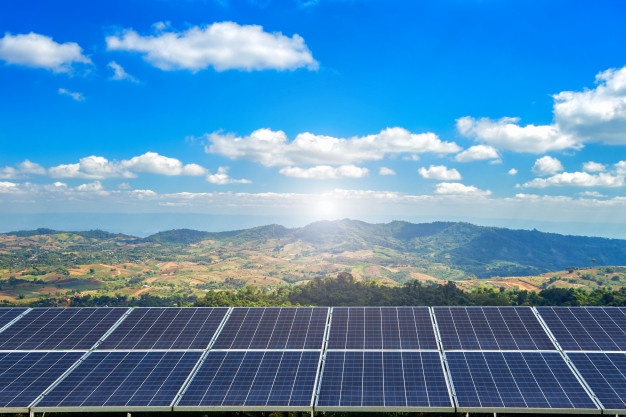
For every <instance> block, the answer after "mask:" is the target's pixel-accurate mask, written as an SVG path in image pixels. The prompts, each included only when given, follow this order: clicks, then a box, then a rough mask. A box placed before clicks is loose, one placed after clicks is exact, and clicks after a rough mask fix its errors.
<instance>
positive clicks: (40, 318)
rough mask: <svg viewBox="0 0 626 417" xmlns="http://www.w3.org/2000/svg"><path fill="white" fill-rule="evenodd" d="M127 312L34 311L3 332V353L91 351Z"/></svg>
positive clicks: (45, 309)
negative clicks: (22, 351)
mask: <svg viewBox="0 0 626 417" xmlns="http://www.w3.org/2000/svg"><path fill="white" fill-rule="evenodd" d="M126 311H127V309H126V308H35V309H32V310H31V311H29V312H28V314H26V315H25V316H24V317H22V318H21V319H20V320H18V321H17V322H16V323H14V324H13V325H11V326H10V327H8V328H7V329H6V330H4V331H3V332H2V337H0V350H61V349H90V348H91V347H92V346H93V345H94V344H95V343H96V342H97V341H98V340H99V339H100V338H101V337H102V336H103V335H104V334H105V333H106V332H107V331H108V330H109V329H110V328H111V326H113V324H115V322H117V320H118V319H119V318H120V317H121V316H122V315H123V314H124V313H125V312H126Z"/></svg>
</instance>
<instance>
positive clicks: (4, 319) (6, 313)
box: [0, 307, 26, 329]
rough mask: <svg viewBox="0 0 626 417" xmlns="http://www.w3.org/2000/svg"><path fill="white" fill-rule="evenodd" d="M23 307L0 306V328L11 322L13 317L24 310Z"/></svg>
mask: <svg viewBox="0 0 626 417" xmlns="http://www.w3.org/2000/svg"><path fill="white" fill-rule="evenodd" d="M25 311H26V309H25V308H19V307H15V308H0V329H2V328H3V327H4V326H6V325H7V324H9V323H11V321H12V320H13V319H15V318H16V317H17V316H19V315H20V314H22V313H23V312H25Z"/></svg>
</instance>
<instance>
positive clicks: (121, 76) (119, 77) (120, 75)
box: [107, 61, 138, 83]
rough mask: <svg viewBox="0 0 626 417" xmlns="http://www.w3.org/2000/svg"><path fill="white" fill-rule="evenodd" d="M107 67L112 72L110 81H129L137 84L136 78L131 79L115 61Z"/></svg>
mask: <svg viewBox="0 0 626 417" xmlns="http://www.w3.org/2000/svg"><path fill="white" fill-rule="evenodd" d="M107 67H108V68H109V69H110V70H111V71H113V75H112V76H111V79H112V80H115V81H123V80H125V81H130V82H133V83H136V82H138V80H137V78H135V77H133V76H132V75H130V74H129V73H127V72H126V70H125V69H124V68H123V67H122V66H121V65H120V64H118V63H117V62H115V61H111V62H109V63H108V64H107Z"/></svg>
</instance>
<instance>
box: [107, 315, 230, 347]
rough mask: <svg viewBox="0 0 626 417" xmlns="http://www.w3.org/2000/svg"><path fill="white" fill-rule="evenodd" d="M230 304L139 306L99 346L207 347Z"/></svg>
mask: <svg viewBox="0 0 626 417" xmlns="http://www.w3.org/2000/svg"><path fill="white" fill-rule="evenodd" d="M227 311H228V309H227V308H210V307H209V308H205V307H199V308H191V307H190V308H158V307H151V308H136V309H134V310H133V311H132V312H131V313H130V314H129V315H128V316H127V317H125V318H124V321H122V323H120V325H119V326H118V327H117V328H116V329H115V330H114V331H113V332H112V333H111V334H110V335H108V336H107V338H106V339H105V340H104V342H102V344H100V346H98V348H99V349H205V348H206V347H207V346H208V345H209V342H210V341H211V339H212V338H213V335H214V334H215V331H216V330H217V328H218V327H219V325H220V323H221V322H222V319H223V318H224V316H225V315H226V312H227Z"/></svg>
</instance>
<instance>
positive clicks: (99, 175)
mask: <svg viewBox="0 0 626 417" xmlns="http://www.w3.org/2000/svg"><path fill="white" fill-rule="evenodd" d="M48 174H49V175H50V176H51V177H52V178H87V179H104V178H116V177H123V178H134V177H135V175H134V174H133V173H132V172H130V171H127V170H124V169H123V168H122V167H121V166H120V165H119V164H118V163H115V162H110V161H109V160H108V159H106V158H104V157H102V156H95V155H91V156H87V157H85V158H81V159H80V161H79V162H78V163H77V164H61V165H57V166H55V167H52V168H50V169H48Z"/></svg>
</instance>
